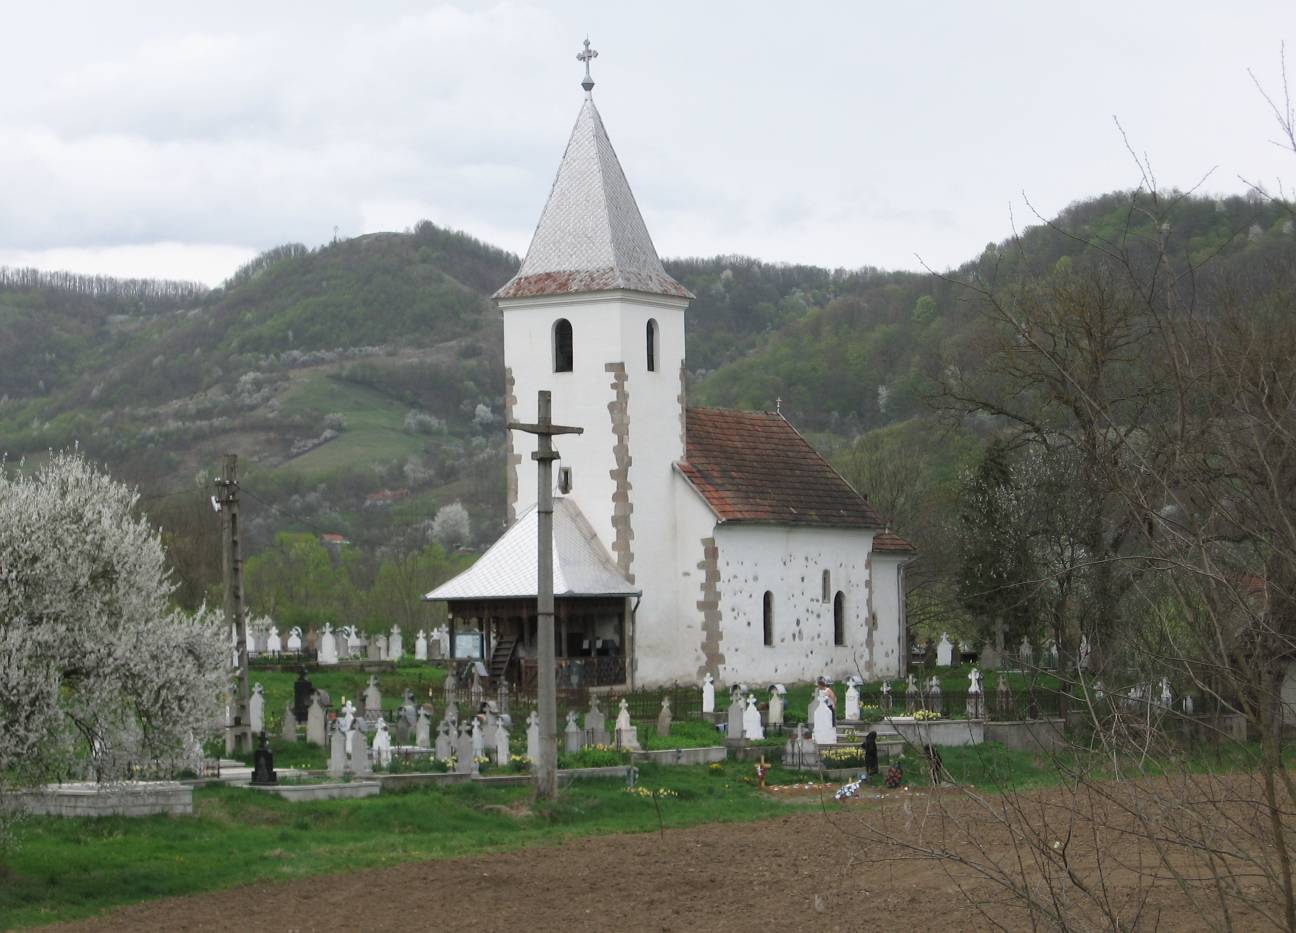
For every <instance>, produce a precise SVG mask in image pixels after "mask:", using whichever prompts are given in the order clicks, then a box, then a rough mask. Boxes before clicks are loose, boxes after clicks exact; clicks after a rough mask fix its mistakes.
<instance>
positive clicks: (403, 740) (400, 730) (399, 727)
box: [380, 716, 410, 748]
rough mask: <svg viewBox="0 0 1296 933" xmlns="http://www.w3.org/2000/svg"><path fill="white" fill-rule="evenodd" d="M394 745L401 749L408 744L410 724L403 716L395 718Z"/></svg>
mask: <svg viewBox="0 0 1296 933" xmlns="http://www.w3.org/2000/svg"><path fill="white" fill-rule="evenodd" d="M380 721H381V720H380ZM396 744H397V745H399V746H401V747H402V748H403V747H404V746H406V745H409V744H410V724H409V720H408V719H406V718H405V717H404V716H397V717H396Z"/></svg>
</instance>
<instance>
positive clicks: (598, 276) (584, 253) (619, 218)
mask: <svg viewBox="0 0 1296 933" xmlns="http://www.w3.org/2000/svg"><path fill="white" fill-rule="evenodd" d="M597 55H598V52H596V51H595V50H594V49H592V48H590V45H589V39H586V40H585V50H584V51H583V52H579V53H577V56H576V58H577V60H578V61H581V62H583V63H584V64H585V79H584V80H583V81H582V82H581V87H583V88H584V89H585V101H584V103H583V104H582V105H581V109H580V113H579V114H577V116H576V126H575V127H573V129H572V134H571V138H570V139H569V140H568V141H567V151H566V152H564V153H563V158H562V162H561V163H560V164H559V166H558V175H557V177H556V178H555V179H554V183H553V188H552V189H551V190H550V192H549V200H548V202H547V203H546V204H545V208H544V212H543V213H541V215H540V223H539V224H537V225H536V231H535V235H534V236H533V237H532V238H531V248H530V249H528V250H527V255H526V259H524V260H523V262H522V268H521V269H519V270H518V273H517V275H515V276H514V277H513V278H512V279H511V280H509V282H508V284H506V285H505V286H504V287H503V288H501V289H500V290H499V291H498V292H496V293H495V297H496V298H530V297H535V296H540V295H568V294H576V293H580V292H604V291H614V290H619V289H625V290H627V291H635V292H646V293H648V294H652V295H670V296H674V297H678V298H692V297H693V296H692V295H691V294H690V293H689V291H688V289H686V288H685V287H684V286H683V285H681V284H680V283H679V282H676V281H675V280H674V279H673V278H671V277H670V276H669V275H668V274H667V273H666V270H665V269H664V268H663V267H662V264H661V260H660V259H659V258H658V257H657V250H656V248H655V247H654V246H653V242H652V238H651V237H650V236H649V235H648V228H647V226H645V225H644V220H643V215H641V214H640V213H639V206H638V205H637V204H636V203H635V198H634V194H633V193H632V192H631V191H630V183H629V182H627V181H626V177H625V173H624V172H623V171H622V170H621V163H620V162H619V161H618V160H617V156H616V152H615V150H613V148H612V143H611V142H610V141H609V140H608V135H607V130H605V129H604V128H603V118H602V117H601V116H599V112H598V108H597V107H595V106H594V98H593V95H592V94H591V93H590V91H591V90H592V89H593V87H594V79H593V78H592V77H590V73H589V64H590V61H592V60H593V59H594V58H595V56H597Z"/></svg>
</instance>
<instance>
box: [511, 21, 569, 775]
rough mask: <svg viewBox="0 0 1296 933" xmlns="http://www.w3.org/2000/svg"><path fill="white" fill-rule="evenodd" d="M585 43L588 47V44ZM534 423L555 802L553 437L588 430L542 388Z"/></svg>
mask: <svg viewBox="0 0 1296 933" xmlns="http://www.w3.org/2000/svg"><path fill="white" fill-rule="evenodd" d="M588 41H589V40H586V44H587V45H588ZM536 412H537V418H536V423H535V424H526V423H523V422H520V421H510V422H509V423H508V428H509V430H510V431H524V432H526V433H527V434H535V435H536V436H537V442H538V443H537V447H538V448H539V449H538V450H536V451H535V453H533V454H531V459H532V460H534V461H536V472H537V476H538V479H537V483H536V493H537V500H536V525H537V542H536V543H537V547H536V561H537V566H536V571H537V573H536V603H537V605H536V620H537V627H536V640H537V641H538V642H539V645H538V646H537V651H536V653H537V654H538V656H539V657H538V659H537V660H538V665H537V666H538V667H539V685H538V686H539V693H540V697H539V700H540V702H539V707H540V760H539V761H537V762H536V763H535V769H536V772H535V773H536V794H537V796H539V797H541V798H548V799H553V798H554V797H556V796H557V795H558V745H557V742H558V698H557V684H556V683H555V680H554V677H555V670H554V598H553V462H554V461H555V460H557V459H558V451H556V450H554V447H553V439H554V435H556V434H582V433H584V428H574V427H568V426H566V425H561V424H554V423H553V403H552V399H551V398H550V395H549V392H548V391H547V390H544V389H542V390H541V391H540V394H539V399H538V402H537V405H536Z"/></svg>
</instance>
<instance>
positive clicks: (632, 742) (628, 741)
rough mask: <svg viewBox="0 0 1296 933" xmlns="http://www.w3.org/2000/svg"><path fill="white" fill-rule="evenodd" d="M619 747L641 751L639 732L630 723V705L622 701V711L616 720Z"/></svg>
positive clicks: (623, 699)
mask: <svg viewBox="0 0 1296 933" xmlns="http://www.w3.org/2000/svg"><path fill="white" fill-rule="evenodd" d="M616 732H617V745H618V746H620V747H621V748H628V749H630V750H631V751H638V750H639V730H638V729H636V728H635V726H634V725H632V724H631V722H630V705H629V704H628V703H626V701H625V698H624V697H622V699H621V710H620V712H618V713H617V718H616Z"/></svg>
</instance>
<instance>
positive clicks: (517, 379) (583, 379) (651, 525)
mask: <svg viewBox="0 0 1296 933" xmlns="http://www.w3.org/2000/svg"><path fill="white" fill-rule="evenodd" d="M500 306H501V309H502V310H503V317H504V358H505V364H506V365H507V366H508V367H509V368H510V370H511V372H512V375H513V393H514V396H515V398H516V400H517V401H516V403H515V406H514V411H513V417H514V418H515V419H516V420H519V421H527V422H532V421H535V419H536V393H537V392H538V391H539V390H541V389H548V390H549V391H550V393H551V394H552V399H553V417H554V420H555V421H557V422H558V423H560V424H568V425H575V426H579V427H582V428H584V433H583V434H580V435H563V436H559V437H557V438H556V439H555V446H556V447H557V448H558V451H559V453H560V454H561V457H562V459H561V461H560V463H559V464H558V465H559V466H565V467H570V468H571V469H572V479H573V488H572V492H571V494H570V498H571V499H573V500H574V501H575V502H576V504H577V505H578V506H579V507H580V510H581V512H582V513H583V514H584V515H585V517H586V518H587V519H588V520H589V522H590V525H591V526H592V527H593V528H594V530H595V532H596V533H597V534H598V537H599V540H600V541H601V542H602V543H603V545H604V547H606V548H607V549H608V551H609V553H612V552H613V550H614V543H615V542H616V541H617V540H618V538H617V534H618V529H617V526H616V524H615V523H614V520H613V513H614V507H615V503H614V496H615V495H616V494H617V483H616V480H615V478H614V476H613V472H614V471H615V470H616V468H617V455H616V451H615V448H616V445H617V443H618V437H617V433H616V429H615V427H614V423H613V415H612V412H611V411H610V410H609V407H608V406H609V404H614V403H615V402H616V399H617V395H618V392H617V388H616V384H617V378H616V374H615V373H612V372H609V371H608V370H607V366H608V364H620V366H622V367H624V373H625V379H624V381H623V382H621V387H622V391H623V392H624V396H625V402H626V411H627V414H628V418H626V419H625V420H624V423H623V425H622V427H623V430H624V442H625V444H626V445H627V447H628V453H629V470H628V479H629V500H630V503H631V506H632V509H631V511H630V514H629V517H628V526H629V527H628V529H626V528H625V527H622V529H621V535H622V537H621V540H622V542H623V543H625V544H628V546H629V553H630V557H631V559H630V566H629V572H630V574H631V575H632V576H633V579H634V583H635V585H636V586H637V587H639V588H640V589H642V590H643V593H644V596H643V598H642V600H641V601H640V602H639V606H638V610H637V611H636V613H635V620H634V633H633V639H634V653H635V656H636V658H637V659H639V661H640V664H639V668H638V670H637V671H636V674H635V681H636V683H640V682H643V677H644V676H645V675H646V674H649V673H651V675H652V676H653V677H654V678H657V679H658V682H660V678H659V677H658V675H659V674H660V673H661V670H662V668H661V665H659V664H658V663H657V660H658V659H660V656H661V653H662V651H663V650H664V646H667V645H670V644H672V643H674V642H675V640H676V639H675V636H674V631H675V623H676V619H677V615H676V580H675V567H676V565H675V550H674V543H675V538H676V535H675V508H674V505H673V500H674V490H673V482H674V480H673V470H672V464H673V463H674V462H675V461H676V460H679V459H681V458H682V457H683V455H684V448H683V437H682V418H683V410H682V402H681V399H680V396H681V385H680V370H681V367H682V365H683V361H684V309H685V307H686V302H684V301H683V300H680V299H671V298H658V297H655V296H646V295H637V294H633V293H626V292H616V293H604V294H600V295H574V296H561V297H559V298H537V299H519V300H510V301H505V302H501V305H500ZM560 318H566V319H567V320H568V321H570V322H571V325H572V348H573V361H574V362H573V368H572V371H571V372H568V373H555V372H554V371H553V352H552V342H551V341H552V333H553V325H554V323H555V322H556V321H557V320H558V319H560ZM649 319H652V320H655V321H656V322H657V328H658V340H657V353H656V369H655V371H653V372H649V371H648V367H647V336H646V335H647V323H648V321H649ZM512 441H513V451H514V453H515V454H517V455H519V463H518V466H517V488H518V496H517V509H518V511H521V510H522V509H523V508H525V507H526V506H528V505H529V504H531V503H533V502H535V500H536V490H535V482H536V477H535V461H533V460H532V459H531V453H532V451H534V450H535V449H536V438H535V437H534V435H529V434H524V433H522V432H514V434H513V439H512ZM556 475H557V474H556V471H555V477H556ZM614 557H615V555H614ZM645 662H646V665H647V666H646V667H645ZM666 667H667V668H669V669H670V670H673V671H675V672H676V674H675V677H678V670H679V668H678V665H676V664H674V663H671V664H668V665H667V666H666ZM665 679H666V680H670V679H672V678H670V677H667V678H665ZM688 679H691V677H690V678H688Z"/></svg>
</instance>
